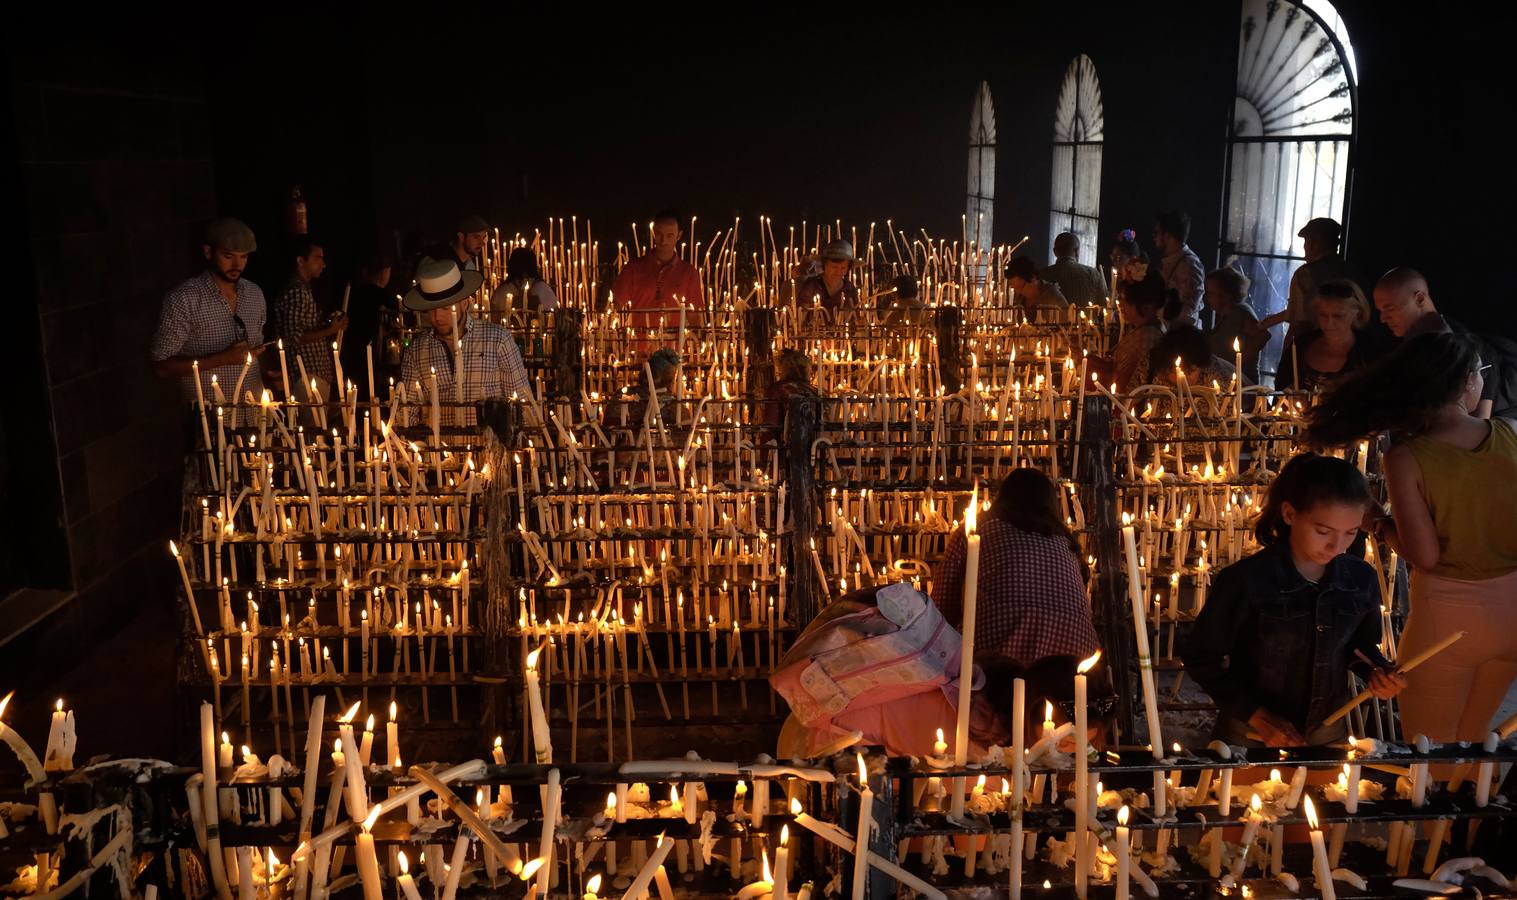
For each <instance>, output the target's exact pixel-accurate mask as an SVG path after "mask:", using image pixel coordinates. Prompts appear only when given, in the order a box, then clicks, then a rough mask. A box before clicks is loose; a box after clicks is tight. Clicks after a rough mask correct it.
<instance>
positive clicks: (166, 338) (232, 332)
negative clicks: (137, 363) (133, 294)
mask: <svg viewBox="0 0 1517 900" xmlns="http://www.w3.org/2000/svg"><path fill="white" fill-rule="evenodd" d="M257 248H258V244H257V241H256V240H255V239H254V237H253V231H252V229H250V228H248V226H247V225H244V224H243V223H242V222H240V221H238V220H237V219H217V220H216V221H214V222H212V223H211V224H210V226H209V227H208V228H207V229H206V238H205V244H204V245H203V246H202V248H201V250H202V252H203V253H204V254H205V259H206V270H205V271H204V272H202V273H201V274H199V275H196V276H195V277H193V278H189V279H187V280H185V281H184V282H182V283H180V285H179V286H178V287H176V288H174V289H173V290H171V291H169V292H168V294H166V295H165V296H164V298H163V309H162V311H161V312H160V313H159V315H158V330H157V331H156V332H155V333H154V334H153V345H152V349H151V351H150V355H151V358H152V361H153V371H154V372H155V373H156V374H157V375H158V376H159V377H160V378H177V379H179V395H180V396H181V397H182V398H183V399H184V400H185V401H186V402H189V403H194V402H195V400H196V393H197V392H196V389H195V378H194V373H195V366H196V364H197V363H198V364H199V369H200V382H201V383H200V391H201V392H203V394H204V396H205V402H206V403H207V405H212V406H214V405H216V404H217V403H221V402H225V403H231V402H233V401H234V398H233V396H232V392H233V391H234V390H235V389H236V388H237V382H238V379H239V378H241V379H242V393H243V395H244V396H245V395H247V394H249V393H251V394H252V395H253V397H255V398H257V397H259V396H261V395H262V393H263V376H262V373H261V372H260V371H259V355H260V354H261V353H263V351H264V350H265V349H266V348H265V346H264V345H263V326H264V321H265V319H266V317H267V315H268V307H267V305H266V303H265V301H264V298H263V291H262V290H260V289H259V287H258V285H256V284H254V283H252V282H251V281H247V280H245V279H244V278H243V277H242V272H243V269H245V268H246V267H247V264H248V256H249V255H250V254H251V253H252V252H253V251H254V250H256V249H257ZM249 354H251V355H252V357H253V363H252V365H248V366H246V374H245V375H244V373H243V369H244V365H245V364H246V362H247V358H248V356H249ZM213 377H214V378H215V379H216V384H215V388H214V389H213V387H212V382H211V379H212V378H213ZM217 391H219V392H220V393H221V397H222V399H220V400H218V398H217V396H216V392H217Z"/></svg>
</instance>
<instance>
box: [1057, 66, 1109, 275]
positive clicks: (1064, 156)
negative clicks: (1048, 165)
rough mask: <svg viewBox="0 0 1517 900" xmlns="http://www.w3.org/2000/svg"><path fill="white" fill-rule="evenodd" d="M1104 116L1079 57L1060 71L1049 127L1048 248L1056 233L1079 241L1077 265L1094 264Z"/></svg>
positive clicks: (1095, 83)
mask: <svg viewBox="0 0 1517 900" xmlns="http://www.w3.org/2000/svg"><path fill="white" fill-rule="evenodd" d="M1105 120H1106V116H1105V111H1104V109H1103V107H1102V105H1101V82H1100V80H1099V79H1097V78H1096V65H1095V63H1093V62H1091V61H1090V57H1088V56H1086V55H1084V54H1083V53H1082V54H1080V55H1079V56H1077V57H1075V58H1074V61H1073V62H1071V63H1070V64H1069V68H1068V69H1067V70H1066V71H1065V72H1064V84H1063V86H1062V87H1060V88H1059V102H1058V106H1057V108H1056V110H1055V113H1054V123H1053V197H1052V199H1051V201H1050V204H1049V206H1050V214H1049V218H1048V246H1049V248H1050V250H1052V248H1053V242H1054V238H1056V237H1058V236H1059V234H1060V232H1064V231H1071V232H1074V234H1075V235H1077V236H1078V237H1079V238H1080V262H1082V263H1084V264H1085V265H1087V266H1093V265H1095V263H1096V239H1097V235H1098V234H1099V233H1100V230H1101V228H1100V225H1101V221H1100V220H1101V151H1102V148H1103V142H1104V140H1105V134H1104V128H1105Z"/></svg>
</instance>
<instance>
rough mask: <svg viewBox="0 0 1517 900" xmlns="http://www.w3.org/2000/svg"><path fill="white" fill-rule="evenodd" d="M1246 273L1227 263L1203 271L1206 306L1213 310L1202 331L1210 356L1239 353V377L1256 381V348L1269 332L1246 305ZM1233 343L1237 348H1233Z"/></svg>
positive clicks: (1257, 378) (1260, 348)
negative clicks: (1209, 270) (1208, 323)
mask: <svg viewBox="0 0 1517 900" xmlns="http://www.w3.org/2000/svg"><path fill="white" fill-rule="evenodd" d="M1250 285H1251V282H1250V281H1249V280H1248V276H1247V275H1244V274H1243V273H1242V272H1239V271H1238V270H1237V269H1234V268H1232V267H1230V266H1224V267H1222V268H1220V269H1215V270H1213V271H1211V272H1208V273H1206V305H1207V306H1208V307H1210V308H1211V311H1212V313H1213V317H1212V326H1211V328H1210V329H1209V330H1208V331H1207V332H1206V338H1207V340H1208V342H1210V344H1211V352H1212V355H1213V356H1219V357H1221V358H1222V359H1225V360H1227V361H1228V362H1232V361H1233V360H1234V359H1235V358H1236V354H1237V351H1242V353H1243V377H1245V378H1247V379H1248V380H1249V381H1252V382H1255V383H1257V382H1258V381H1259V351H1260V350H1262V349H1264V345H1265V343H1266V342H1267V341H1268V340H1269V333H1268V332H1266V331H1264V330H1263V329H1261V328H1259V327H1258V323H1259V314H1258V313H1256V312H1254V308H1253V307H1252V306H1249V305H1248V289H1249V286H1250ZM1234 343H1236V344H1237V350H1235V349H1234V346H1233V345H1234Z"/></svg>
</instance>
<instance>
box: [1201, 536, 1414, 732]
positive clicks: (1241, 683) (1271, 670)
mask: <svg viewBox="0 0 1517 900" xmlns="http://www.w3.org/2000/svg"><path fill="white" fill-rule="evenodd" d="M1379 616H1380V600H1379V588H1378V586H1377V583H1376V579H1375V571H1374V569H1372V568H1371V567H1370V566H1369V564H1368V563H1366V562H1364V561H1363V560H1360V559H1355V558H1354V557H1352V556H1346V555H1340V556H1338V557H1337V558H1336V559H1334V560H1333V561H1332V562H1331V563H1329V564H1328V566H1327V569H1326V571H1324V572H1323V574H1322V580H1321V581H1319V582H1317V583H1316V584H1313V583H1312V582H1310V581H1307V580H1306V578H1305V577H1303V576H1302V575H1301V573H1300V572H1298V571H1297V570H1296V566H1295V563H1294V562H1293V561H1292V559H1291V553H1290V545H1289V542H1287V541H1279V542H1278V543H1276V544H1275V545H1274V546H1271V547H1268V548H1266V549H1264V550H1261V551H1260V552H1258V553H1256V554H1254V555H1253V556H1250V557H1248V558H1247V559H1244V560H1240V561H1239V562H1236V563H1234V564H1233V565H1230V566H1228V567H1227V568H1225V569H1223V570H1222V571H1220V572H1218V573H1217V577H1216V581H1215V582H1214V583H1213V587H1212V590H1211V591H1210V592H1209V594H1208V596H1207V599H1206V606H1205V608H1204V609H1202V610H1201V614H1200V615H1199V616H1197V618H1196V623H1195V627H1194V628H1193V629H1192V630H1191V633H1190V635H1189V636H1188V637H1187V638H1186V640H1185V641H1184V644H1183V645H1182V647H1181V657H1182V658H1183V659H1184V661H1185V671H1186V672H1188V673H1190V675H1191V676H1192V677H1193V678H1195V679H1196V682H1197V683H1198V684H1200V685H1201V687H1202V688H1204V689H1205V690H1206V692H1207V693H1208V694H1210V695H1211V697H1212V699H1213V700H1214V701H1216V703H1217V706H1218V709H1219V715H1218V722H1217V729H1218V732H1219V733H1223V734H1227V733H1228V732H1229V731H1233V732H1235V734H1234V735H1232V736H1233V737H1234V738H1235V742H1238V741H1237V740H1236V737H1241V735H1239V734H1236V732H1237V731H1239V729H1240V726H1241V723H1246V722H1247V721H1248V718H1249V716H1251V715H1253V713H1254V710H1256V709H1258V708H1259V707H1261V706H1262V707H1264V708H1265V709H1268V710H1270V711H1271V712H1274V713H1275V714H1277V715H1279V716H1282V717H1284V718H1286V719H1288V720H1289V721H1290V722H1291V723H1292V724H1294V725H1295V726H1296V729H1297V730H1298V731H1300V732H1301V734H1302V735H1305V736H1307V739H1308V740H1309V741H1313V742H1318V741H1324V742H1325V741H1327V740H1333V739H1336V737H1338V735H1333V736H1313V734H1312V732H1314V731H1318V730H1320V728H1321V725H1322V720H1323V719H1325V718H1327V716H1328V715H1330V714H1331V713H1332V712H1333V711H1334V710H1335V709H1337V708H1338V707H1339V706H1341V705H1342V704H1343V703H1344V702H1345V701H1346V700H1347V699H1348V696H1349V694H1348V691H1349V683H1348V676H1347V672H1348V671H1350V670H1352V671H1354V672H1355V673H1356V674H1358V675H1360V676H1361V677H1368V676H1369V674H1370V672H1371V667H1370V665H1368V664H1366V663H1364V662H1363V661H1362V660H1360V659H1359V658H1358V657H1357V656H1356V654H1355V652H1354V651H1356V650H1357V651H1359V652H1361V653H1363V654H1364V656H1366V657H1368V659H1369V660H1370V661H1371V663H1373V665H1375V666H1380V667H1384V668H1386V669H1390V668H1391V664H1390V663H1389V662H1387V661H1386V659H1385V657H1384V656H1382V655H1381V653H1380V650H1379V648H1378V647H1377V646H1376V645H1377V644H1378V643H1379V641H1380V619H1379Z"/></svg>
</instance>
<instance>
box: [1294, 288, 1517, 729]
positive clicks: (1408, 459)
mask: <svg viewBox="0 0 1517 900" xmlns="http://www.w3.org/2000/svg"><path fill="white" fill-rule="evenodd" d="M1319 303H1320V301H1319ZM1486 368H1487V367H1486V366H1484V365H1483V364H1482V362H1481V359H1480V355H1479V353H1478V352H1477V349H1476V347H1475V345H1474V344H1473V343H1472V342H1471V341H1470V340H1469V339H1467V338H1462V337H1459V336H1457V335H1453V334H1423V335H1418V336H1416V337H1412V338H1408V339H1407V340H1406V341H1405V342H1404V343H1403V344H1402V345H1401V347H1400V348H1398V349H1397V350H1396V351H1395V352H1394V353H1392V354H1391V355H1389V356H1387V357H1385V358H1383V359H1381V360H1380V361H1379V362H1377V363H1376V364H1374V365H1373V366H1371V367H1369V368H1367V369H1365V370H1363V371H1361V372H1359V373H1357V374H1355V375H1353V376H1350V377H1349V378H1347V379H1346V380H1344V381H1343V382H1341V383H1340V384H1339V385H1338V386H1337V387H1336V388H1335V389H1333V390H1332V391H1331V392H1329V393H1328V394H1327V395H1326V396H1325V397H1323V399H1322V402H1321V403H1320V404H1319V405H1318V406H1317V407H1315V408H1314V409H1313V411H1312V421H1311V428H1310V429H1309V431H1308V437H1309V438H1310V440H1311V441H1312V442H1313V443H1315V444H1323V445H1342V444H1351V443H1354V442H1357V441H1358V440H1359V439H1361V438H1363V437H1366V436H1369V435H1371V434H1374V433H1377V432H1382V431H1384V432H1388V433H1389V434H1390V438H1391V446H1390V449H1389V450H1388V451H1387V452H1386V454H1385V481H1386V486H1387V488H1388V490H1389V492H1390V499H1391V508H1392V511H1393V512H1394V513H1395V515H1394V518H1393V517H1391V516H1388V515H1385V514H1384V513H1383V511H1381V510H1378V509H1376V510H1374V513H1375V515H1374V516H1372V517H1370V519H1371V521H1370V522H1369V523H1368V526H1369V528H1370V530H1372V531H1373V532H1374V533H1375V534H1376V536H1378V537H1381V538H1383V539H1385V541H1386V542H1387V543H1389V544H1390V545H1391V547H1392V549H1394V550H1396V551H1397V552H1398V553H1400V554H1401V558H1402V559H1404V560H1406V561H1407V563H1408V564H1410V565H1411V567H1412V583H1411V605H1412V612H1411V616H1410V617H1409V618H1408V619H1407V622H1406V630H1405V631H1404V632H1403V633H1402V635H1401V642H1400V652H1401V654H1402V656H1404V657H1406V658H1408V659H1410V658H1411V657H1412V656H1413V655H1415V654H1417V653H1419V652H1421V651H1423V650H1426V649H1427V648H1429V647H1431V646H1432V645H1433V644H1435V643H1437V642H1438V641H1440V640H1442V639H1443V638H1445V637H1447V636H1448V635H1450V634H1453V633H1454V632H1456V631H1465V632H1467V633H1466V635H1465V637H1464V639H1463V640H1461V641H1460V642H1459V645H1458V646H1456V647H1454V648H1453V649H1452V650H1449V651H1447V652H1444V653H1440V654H1438V655H1437V656H1435V657H1433V658H1432V659H1430V660H1428V661H1427V662H1426V663H1423V664H1422V665H1421V666H1419V667H1418V668H1417V670H1416V671H1415V672H1413V673H1412V674H1411V676H1410V681H1411V686H1410V687H1409V688H1408V689H1407V692H1406V696H1405V697H1403V698H1402V699H1401V725H1402V731H1403V733H1404V734H1406V735H1407V736H1408V737H1410V736H1412V735H1416V734H1425V735H1427V736H1428V738H1429V739H1430V740H1434V741H1456V740H1458V741H1477V742H1478V741H1480V740H1482V739H1483V738H1484V737H1485V735H1486V734H1488V733H1489V732H1490V728H1491V718H1492V717H1493V716H1494V715H1495V714H1496V712H1497V710H1498V709H1499V708H1500V706H1501V703H1502V700H1503V698H1504V697H1505V696H1506V693H1507V689H1508V688H1509V687H1510V685H1511V684H1512V680H1513V678H1517V628H1513V627H1512V625H1511V618H1512V613H1513V612H1514V611H1517V528H1514V527H1513V521H1514V517H1517V512H1514V511H1517V421H1513V420H1511V419H1484V418H1481V417H1480V416H1479V415H1478V414H1477V413H1476V412H1475V410H1476V408H1477V407H1478V406H1479V405H1480V395H1481V392H1482V389H1483V387H1484V385H1485V376H1484V372H1485V369H1486Z"/></svg>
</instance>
